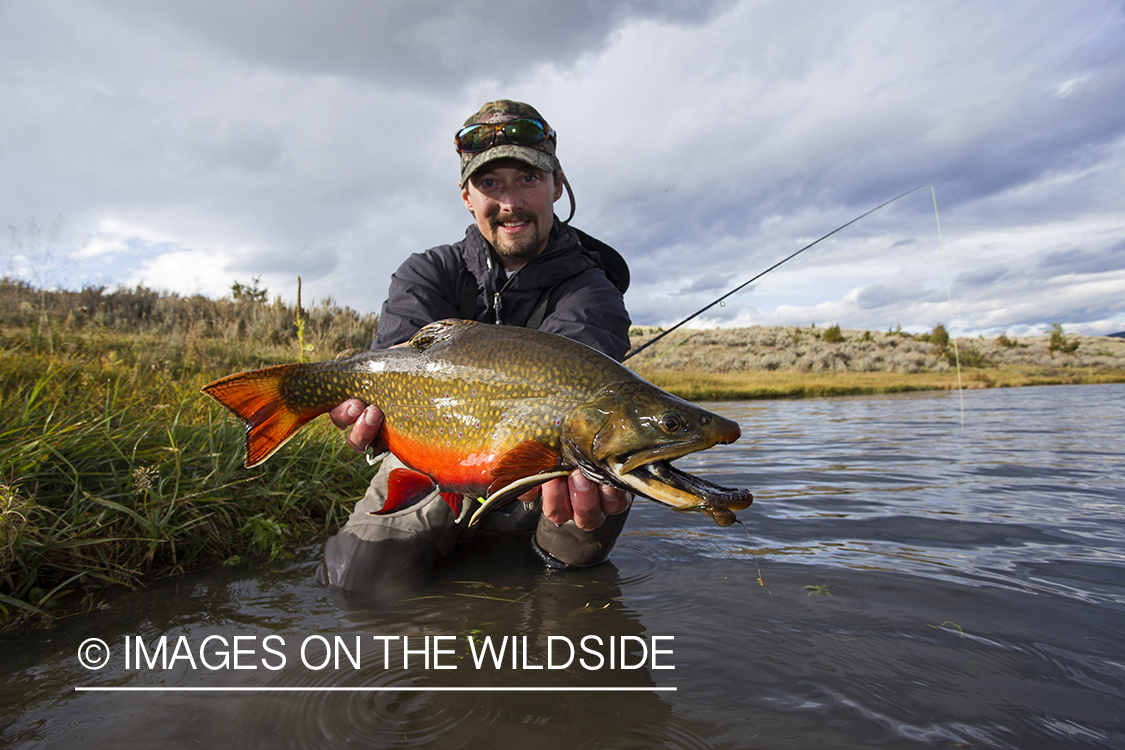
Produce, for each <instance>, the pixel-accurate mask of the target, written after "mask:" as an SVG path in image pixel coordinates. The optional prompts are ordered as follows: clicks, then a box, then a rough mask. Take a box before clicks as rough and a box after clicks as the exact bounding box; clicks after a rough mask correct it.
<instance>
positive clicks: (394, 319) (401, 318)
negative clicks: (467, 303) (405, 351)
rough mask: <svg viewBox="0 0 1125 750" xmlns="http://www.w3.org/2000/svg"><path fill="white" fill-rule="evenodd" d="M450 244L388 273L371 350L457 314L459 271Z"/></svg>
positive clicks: (410, 258)
mask: <svg viewBox="0 0 1125 750" xmlns="http://www.w3.org/2000/svg"><path fill="white" fill-rule="evenodd" d="M454 259H455V256H454V254H453V251H452V248H451V246H449V245H443V246H441V247H436V248H433V249H431V250H427V251H426V252H424V253H415V254H413V255H411V256H410V257H409V258H407V259H406V260H405V261H404V262H403V264H402V265H401V266H399V269H398V270H397V271H395V273H394V275H393V276H391V287H390V290H389V291H388V292H387V301H386V302H384V303H383V309H382V311H381V312H380V313H379V328H378V330H377V332H376V334H375V340H374V341H373V342H372V343H371V348H372V349H386V348H388V347H391V346H394V345H395V344H401V343H403V342H406V341H409V340H410V338H411V337H412V336H413V335H414V334H415V333H417V332H418V330H419V329H420V328H422V327H423V326H425V325H427V324H429V323H433V322H434V321H436V320H444V319H446V318H457V317H460V314H459V312H458V310H457V306H458V304H459V303H460V289H461V284H460V283H459V282H460V281H461V273H460V272H459V269H458V267H457V265H456V264H455V263H454V262H453V261H454Z"/></svg>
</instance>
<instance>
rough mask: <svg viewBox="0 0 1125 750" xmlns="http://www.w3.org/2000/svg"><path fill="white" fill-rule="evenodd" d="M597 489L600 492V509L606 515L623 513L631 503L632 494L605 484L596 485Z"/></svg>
mask: <svg viewBox="0 0 1125 750" xmlns="http://www.w3.org/2000/svg"><path fill="white" fill-rule="evenodd" d="M598 489H599V490H600V491H601V494H602V510H603V511H604V512H605V514H606V515H607V516H616V515H618V514H619V513H624V512H625V511H627V510H629V506H630V505H632V504H633V496H632V495H631V494H629V493H628V492H625V491H623V490H619V489H617V488H616V487H610V486H608V485H605V484H600V485H598Z"/></svg>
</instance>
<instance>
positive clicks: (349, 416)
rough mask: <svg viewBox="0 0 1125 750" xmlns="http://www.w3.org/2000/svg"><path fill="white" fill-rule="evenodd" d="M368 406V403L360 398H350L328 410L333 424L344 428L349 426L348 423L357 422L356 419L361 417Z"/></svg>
mask: <svg viewBox="0 0 1125 750" xmlns="http://www.w3.org/2000/svg"><path fill="white" fill-rule="evenodd" d="M366 408H367V404H365V403H363V402H362V401H360V400H359V399H358V398H352V399H348V400H347V401H345V402H344V403H342V404H339V405H337V406H336V408H334V409H333V410H332V411H330V412H328V418H329V419H331V420H332V424H334V425H336V426H337V427H339V428H340V429H341V430H343V429H345V428H347V427H348V425H351V424H355V421H356V420H357V419H359V415H360V414H363V410H364V409H366Z"/></svg>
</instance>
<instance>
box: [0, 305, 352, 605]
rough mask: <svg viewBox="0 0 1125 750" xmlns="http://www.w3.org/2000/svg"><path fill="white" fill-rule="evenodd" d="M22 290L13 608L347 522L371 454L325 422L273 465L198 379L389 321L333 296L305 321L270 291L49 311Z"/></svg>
mask: <svg viewBox="0 0 1125 750" xmlns="http://www.w3.org/2000/svg"><path fill="white" fill-rule="evenodd" d="M5 291H6V292H8V293H9V295H8V300H9V301H10V300H11V297H12V296H14V295H12V291H13V290H12V288H11V286H10V285H9V286H8V288H7V289H0V298H3V292H5ZM142 291H143V290H142ZM141 296H143V295H141ZM121 297H124V298H126V299H121V298H119V299H118V300H116V301H117V302H125V303H129V302H135V301H136V298H137V297H138V295H137V294H135V293H131V294H126V295H121ZM22 302H24V304H22V305H21V304H19V303H18V302H17V304H15V305H8V306H6V307H3V308H2V309H0V321H2V322H0V326H2V327H0V425H2V427H0V614H2V615H4V616H5V617H6V618H7V619H8V622H9V623H11V622H12V621H13V620H14V619H19V618H21V617H24V616H27V615H52V614H59V613H67V612H71V611H75V610H79V609H82V608H85V607H89V606H93V605H94V604H95V602H96V593H97V592H98V591H99V590H100V589H101V588H102V587H104V586H106V585H127V586H137V585H142V584H144V583H146V582H148V581H151V580H155V579H157V578H161V577H165V576H169V575H176V574H179V573H182V572H183V571H185V570H189V569H192V568H198V567H201V566H207V565H215V564H222V563H237V562H239V561H241V560H245V559H250V558H259V559H273V558H276V557H278V556H279V555H284V554H286V552H285V548H286V545H287V544H289V543H291V542H293V541H294V540H296V539H299V538H302V537H307V536H309V535H310V534H314V533H326V532H330V531H332V530H334V529H335V528H336V527H338V526H339V525H340V523H342V522H343V520H344V519H345V518H346V516H347V513H348V512H349V511H350V506H351V504H352V501H354V500H355V499H356V498H357V497H359V496H360V495H362V493H363V490H364V489H365V488H366V484H367V479H368V475H369V473H370V469H369V467H368V466H367V464H366V463H365V462H364V461H362V460H358V461H357V460H356V459H357V458H358V457H357V456H356V454H355V453H353V452H352V451H351V450H350V449H348V448H347V447H346V446H345V445H344V443H343V441H342V440H341V439H340V436H339V434H338V432H337V431H336V430H335V429H334V428H332V427H331V426H330V425H328V424H326V423H325V424H315V425H313V426H312V427H311V428H309V429H307V430H304V431H302V433H301V434H300V435H298V436H297V438H295V440H294V442H293V443H290V445H291V446H292V448H291V449H289V450H286V451H283V452H282V453H281V454H279V455H278V456H276V457H274V459H273V460H271V461H270V463H269V465H268V466H267V467H262V468H259V469H254V470H247V469H243V468H242V466H241V460H242V457H241V445H242V439H243V438H242V428H241V426H240V425H239V424H237V423H236V422H235V421H234V420H232V419H229V418H228V417H227V415H226V413H225V411H223V410H222V409H221V408H219V407H218V406H216V405H214V404H213V403H211V402H210V400H209V399H207V398H205V397H203V396H202V395H201V394H200V392H199V388H200V386H201V385H203V384H204V383H206V382H208V381H210V380H212V379H214V378H217V377H220V376H222V375H226V374H229V373H231V372H236V371H239V370H243V369H249V368H254V367H261V366H265V365H269V364H278V363H281V362H290V361H294V360H296V359H297V357H298V355H299V350H300V347H301V346H303V347H304V348H305V349H306V351H307V350H309V349H310V348H311V349H312V350H313V352H312V354H313V355H314V356H318V357H320V358H329V357H331V356H332V354H333V353H334V352H335V351H336V348H337V347H339V346H340V345H341V344H343V345H344V346H355V345H361V346H362V345H364V344H365V343H366V342H367V341H369V340H370V337H371V334H372V330H373V327H374V326H373V321H371V320H368V321H367V322H368V323H369V325H367V326H366V329H365V330H358V328H359V326H353V324H354V323H355V322H356V321H357V320H361V318H359V317H358V316H356V315H355V314H354V313H350V311H349V312H335V313H334V311H333V310H332V309H331V308H332V307H333V306H332V305H331V303H328V304H327V305H325V304H322V305H320V306H319V308H320V309H319V310H318V312H319V313H320V315H319V318H318V317H316V316H315V313H314V314H313V315H309V314H308V313H306V315H308V317H309V318H312V320H313V321H314V325H311V326H309V327H308V328H307V329H306V332H305V333H306V335H305V336H298V332H297V331H296V330H295V326H294V321H295V319H296V316H295V310H294V309H293V308H292V307H288V308H286V306H284V305H281V304H280V303H278V304H274V305H271V304H268V303H266V302H265V301H264V300H257V301H252V302H250V303H248V304H247V303H246V302H245V301H242V302H239V301H235V300H226V301H218V302H216V301H207V305H209V306H210V308H208V307H207V305H203V304H200V305H193V304H192V302H191V300H182V299H176V300H169V299H168V298H167V296H165V297H164V298H163V305H164V307H165V312H167V313H168V314H167V315H164V316H160V315H153V314H151V313H152V311H151V310H150V311H149V314H147V315H138V314H129V312H128V309H127V305H126V309H125V310H124V311H123V310H122V309H120V308H115V307H114V305H113V302H114V300H110V301H109V304H104V302H105V300H104V299H103V304H101V305H100V308H99V306H97V304H96V303H95V307H94V308H92V309H94V310H95V312H94V313H93V314H90V313H89V310H90V309H91V308H90V307H88V306H81V307H86V310H85V311H79V312H77V313H76V312H75V310H74V309H69V308H67V307H66V306H65V305H60V307H62V310H61V311H59V310H51V309H48V314H47V315H45V316H41V315H40V309H39V307H38V303H39V302H40V301H39V300H33V301H32V302H33V304H28V303H27V301H26V300H22ZM50 302H52V301H51V300H48V303H50ZM49 306H50V305H49ZM133 309H134V310H136V308H133ZM337 310H338V309H337ZM314 311H317V310H316V308H314ZM141 312H143V310H142V311H141ZM286 318H287V319H288V322H287V323H286V322H285V321H286ZM146 319H147V322H146ZM318 322H319V323H323V325H320V326H318V325H316V323H318ZM345 327H355V328H356V329H357V330H354V331H353V332H352V333H351V334H350V335H349V334H348V333H347V332H346V331H345ZM302 339H303V340H302ZM321 421H323V420H321Z"/></svg>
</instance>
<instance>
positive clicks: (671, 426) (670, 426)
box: [658, 412, 684, 435]
mask: <svg viewBox="0 0 1125 750" xmlns="http://www.w3.org/2000/svg"><path fill="white" fill-rule="evenodd" d="M658 424H659V425H660V429H662V430H664V431H665V432H666V433H668V434H669V435H675V434H676V433H677V432H679V431H680V430H681V429H683V426H684V420H683V419H682V418H681V417H680V416H679V415H678V414H673V413H671V412H669V413H668V414H665V415H664V416H662V417H661V418H660V420H659V422H658Z"/></svg>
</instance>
